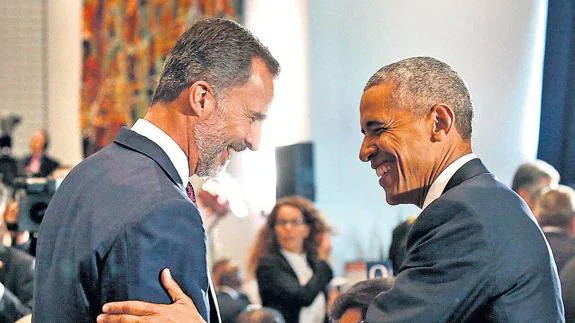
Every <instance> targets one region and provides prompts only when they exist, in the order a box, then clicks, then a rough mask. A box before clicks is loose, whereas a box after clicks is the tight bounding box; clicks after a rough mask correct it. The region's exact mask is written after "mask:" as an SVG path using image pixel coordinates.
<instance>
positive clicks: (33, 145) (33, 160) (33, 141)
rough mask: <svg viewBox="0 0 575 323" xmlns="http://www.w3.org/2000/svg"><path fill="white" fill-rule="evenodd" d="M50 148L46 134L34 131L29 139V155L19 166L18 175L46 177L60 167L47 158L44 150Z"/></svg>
mask: <svg viewBox="0 0 575 323" xmlns="http://www.w3.org/2000/svg"><path fill="white" fill-rule="evenodd" d="M49 146H50V138H49V136H48V132H47V131H46V130H44V129H40V130H36V131H34V133H32V137H30V155H28V156H26V157H24V159H22V161H21V165H20V175H22V176H33V177H47V176H48V175H50V174H52V172H53V171H54V170H55V169H56V168H58V167H59V166H60V163H59V162H58V161H57V160H55V159H53V158H51V157H49V156H48V155H47V154H46V150H47V149H48V147H49Z"/></svg>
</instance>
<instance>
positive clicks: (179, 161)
mask: <svg viewBox="0 0 575 323" xmlns="http://www.w3.org/2000/svg"><path fill="white" fill-rule="evenodd" d="M132 131H134V132H136V133H138V134H140V135H142V136H144V137H146V138H148V139H150V140H151V141H153V142H155V143H156V144H157V145H158V146H160V148H162V150H163V151H164V152H165V153H166V155H168V158H169V159H170V161H171V162H172V164H173V165H174V167H175V168H176V171H177V172H178V175H180V178H181V179H182V187H181V189H182V191H183V192H184V193H185V192H186V185H187V184H188V178H189V176H190V168H189V167H190V166H189V164H188V157H187V156H186V154H185V153H184V151H183V150H182V148H180V146H178V144H177V143H176V142H175V141H174V139H172V138H171V137H170V136H168V135H167V134H166V133H165V132H164V131H163V130H162V129H160V128H158V127H157V126H156V125H154V124H153V123H151V122H149V121H148V120H145V119H138V121H136V123H135V124H134V126H133V127H132Z"/></svg>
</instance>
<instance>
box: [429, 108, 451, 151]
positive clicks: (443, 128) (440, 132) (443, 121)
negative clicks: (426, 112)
mask: <svg viewBox="0 0 575 323" xmlns="http://www.w3.org/2000/svg"><path fill="white" fill-rule="evenodd" d="M431 113H432V116H433V133H432V135H431V140H432V141H433V142H439V141H443V140H445V138H446V137H447V135H448V134H449V132H450V131H451V129H452V127H453V126H454V125H455V113H454V112H453V110H452V109H451V107H449V106H446V105H443V104H436V105H434V106H433V108H431Z"/></svg>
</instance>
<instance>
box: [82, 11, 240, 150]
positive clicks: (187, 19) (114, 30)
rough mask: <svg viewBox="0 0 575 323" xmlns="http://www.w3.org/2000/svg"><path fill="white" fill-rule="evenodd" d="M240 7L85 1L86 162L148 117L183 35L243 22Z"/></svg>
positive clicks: (83, 37)
mask: <svg viewBox="0 0 575 323" xmlns="http://www.w3.org/2000/svg"><path fill="white" fill-rule="evenodd" d="M241 5H242V0H84V7H83V10H84V12H83V30H82V45H83V68H82V87H81V91H82V92H81V105H80V109H81V114H80V115H81V128H82V138H83V147H84V156H85V157H86V156H88V155H90V154H92V153H94V152H95V151H97V150H99V149H100V148H102V147H104V146H105V145H107V144H109V143H110V142H111V141H112V140H113V139H114V138H115V136H116V134H117V132H118V130H119V129H120V127H121V126H124V125H126V126H131V125H132V124H133V122H134V121H135V120H136V119H137V118H138V117H141V116H143V114H144V113H145V111H146V109H147V107H148V103H149V100H150V99H151V95H152V94H153V91H154V88H155V85H156V82H157V80H158V78H159V75H160V72H161V69H162V66H163V62H164V59H165V58H166V55H167V54H168V53H169V51H170V50H171V48H172V47H173V46H174V44H175V41H176V40H177V38H178V37H179V36H180V34H182V33H183V32H184V31H185V30H186V29H187V28H188V27H190V26H191V25H192V24H193V23H194V22H195V21H196V20H197V19H199V18H200V17H203V16H217V17H226V18H230V19H234V20H236V21H239V20H240V18H241V13H242V6H241Z"/></svg>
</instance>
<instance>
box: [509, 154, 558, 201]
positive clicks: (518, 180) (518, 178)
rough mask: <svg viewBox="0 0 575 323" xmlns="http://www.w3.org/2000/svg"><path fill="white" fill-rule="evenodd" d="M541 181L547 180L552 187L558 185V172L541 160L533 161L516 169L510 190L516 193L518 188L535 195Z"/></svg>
mask: <svg viewBox="0 0 575 323" xmlns="http://www.w3.org/2000/svg"><path fill="white" fill-rule="evenodd" d="M542 179H549V180H550V181H551V183H552V185H556V184H558V183H559V180H560V176H559V172H558V171H557V170H556V169H555V167H553V166H551V165H550V164H549V163H547V162H545V161H543V160H539V159H537V160H534V161H530V162H526V163H523V164H521V165H520V166H519V168H517V171H516V172H515V175H513V182H512V183H511V189H512V190H513V191H515V192H517V191H518V190H519V189H520V188H523V189H526V190H527V191H528V192H529V193H530V194H532V195H533V194H534V193H536V191H538V190H539V189H541V185H540V184H539V183H540V182H541V180H542Z"/></svg>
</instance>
